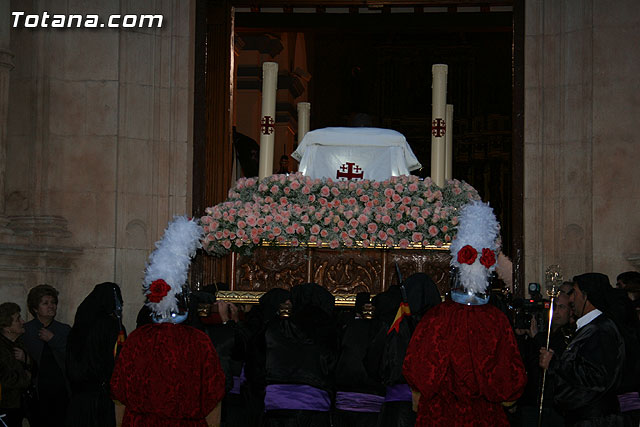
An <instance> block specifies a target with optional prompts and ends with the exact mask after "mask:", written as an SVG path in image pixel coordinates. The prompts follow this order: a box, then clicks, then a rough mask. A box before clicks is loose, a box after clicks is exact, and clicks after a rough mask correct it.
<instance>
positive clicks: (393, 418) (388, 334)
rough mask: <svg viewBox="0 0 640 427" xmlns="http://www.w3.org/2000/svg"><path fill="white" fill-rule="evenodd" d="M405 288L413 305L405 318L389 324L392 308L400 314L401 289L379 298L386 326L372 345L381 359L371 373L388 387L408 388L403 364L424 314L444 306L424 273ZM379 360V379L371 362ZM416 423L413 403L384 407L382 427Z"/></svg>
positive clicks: (386, 403) (369, 366) (404, 285)
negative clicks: (402, 386)
mask: <svg viewBox="0 0 640 427" xmlns="http://www.w3.org/2000/svg"><path fill="white" fill-rule="evenodd" d="M402 285H403V287H404V292H405V294H406V301H405V302H406V303H408V305H409V309H410V315H408V316H404V317H398V316H396V317H395V318H393V320H392V321H391V322H390V323H389V315H388V313H389V311H390V310H389V304H391V305H395V310H396V311H397V310H398V307H399V305H400V302H401V295H402V290H401V289H400V288H399V287H391V288H389V290H388V291H387V292H388V293H389V295H387V296H384V297H383V295H380V298H377V301H376V311H378V307H380V311H381V315H382V316H383V317H382V319H383V323H384V324H383V328H382V329H381V330H380V331H379V332H378V335H377V336H376V338H375V339H374V343H373V344H372V351H371V353H372V354H374V355H375V353H376V352H379V355H378V356H377V357H376V356H374V357H373V359H372V358H369V363H368V369H369V373H370V374H372V375H374V378H379V379H380V381H381V382H382V383H383V384H385V385H386V386H388V387H392V386H394V387H395V386H399V385H405V386H406V384H407V381H406V379H405V378H404V376H403V375H402V364H403V362H404V356H405V353H406V351H407V347H408V346H409V341H411V335H412V334H413V331H414V330H415V328H416V325H417V324H418V322H419V321H420V319H421V318H422V316H423V315H424V313H425V312H426V311H427V310H428V309H430V308H431V307H434V306H436V305H437V304H439V303H440V302H441V298H440V293H439V291H438V288H437V286H436V284H435V283H434V282H433V280H431V278H430V277H429V276H428V275H426V274H424V273H416V274H413V275H411V276H410V277H408V278H407V279H406V280H405V281H404V282H403V284H402ZM387 292H385V294H386V293H387ZM399 294H400V295H399ZM392 312H393V310H392ZM398 314H399V313H398ZM376 358H377V360H378V362H377V370H378V374H377V377H376V374H374V373H373V371H374V370H375V369H376V366H375V365H373V366H372V365H371V363H370V362H371V360H375V359H376ZM415 420H416V413H415V412H414V411H413V409H412V403H411V401H391V402H385V403H384V404H383V405H382V410H381V412H380V417H379V420H378V426H380V427H409V426H413V425H414V424H415Z"/></svg>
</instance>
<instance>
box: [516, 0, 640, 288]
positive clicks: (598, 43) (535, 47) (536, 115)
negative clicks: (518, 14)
mask: <svg viewBox="0 0 640 427" xmlns="http://www.w3.org/2000/svg"><path fill="white" fill-rule="evenodd" d="M525 20H526V29H525V31H526V39H525V209H524V211H525V272H526V273H525V274H526V279H525V280H526V281H527V282H541V281H543V280H544V270H545V268H546V267H547V266H548V265H550V264H559V265H560V266H561V267H562V268H563V270H564V273H565V278H566V279H570V278H571V277H572V276H574V275H576V274H580V273H584V272H588V271H599V272H602V273H605V274H608V275H609V277H610V279H611V280H612V281H613V282H615V276H616V275H617V274H619V273H620V272H622V271H627V270H631V269H638V268H639V266H638V264H637V255H634V254H637V253H638V252H640V247H639V245H638V244H639V242H640V222H639V221H638V220H637V218H636V216H637V215H636V213H637V212H638V207H640V203H639V202H640V192H639V191H638V184H637V183H638V182H640V168H638V167H637V164H638V161H639V160H640V150H638V148H637V142H638V137H637V133H636V132H635V123H634V118H637V117H638V116H639V114H640V91H638V80H637V78H635V76H637V75H638V72H640V55H639V54H638V51H637V49H635V47H634V46H637V45H638V42H640V34H638V32H637V31H634V28H635V27H636V26H637V25H638V24H639V23H640V9H639V8H637V7H636V3H635V2H634V1H633V0H625V1H622V2H613V1H604V0H597V1H593V0H568V1H562V2H558V1H555V0H527V1H526V11H525Z"/></svg>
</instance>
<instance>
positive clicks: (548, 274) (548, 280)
mask: <svg viewBox="0 0 640 427" xmlns="http://www.w3.org/2000/svg"><path fill="white" fill-rule="evenodd" d="M562 280H563V279H562V271H561V270H560V266H558V265H557V264H554V265H550V266H549V267H547V270H546V271H545V273H544V282H545V283H544V285H545V288H546V291H547V296H548V297H549V300H550V302H549V322H548V327H547V345H546V348H547V351H549V338H550V337H551V322H552V321H553V301H554V300H555V299H556V298H557V297H558V295H559V294H560V285H562ZM546 379H547V368H545V369H544V371H542V386H541V387H540V399H539V402H540V406H539V408H538V427H541V426H542V404H543V402H544V386H545V382H546Z"/></svg>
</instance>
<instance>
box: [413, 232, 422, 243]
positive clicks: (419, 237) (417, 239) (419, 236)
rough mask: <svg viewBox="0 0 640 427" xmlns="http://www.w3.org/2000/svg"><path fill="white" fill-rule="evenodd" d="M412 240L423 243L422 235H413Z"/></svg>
mask: <svg viewBox="0 0 640 427" xmlns="http://www.w3.org/2000/svg"><path fill="white" fill-rule="evenodd" d="M411 240H413V241H414V242H421V241H422V233H413V234H412V235H411Z"/></svg>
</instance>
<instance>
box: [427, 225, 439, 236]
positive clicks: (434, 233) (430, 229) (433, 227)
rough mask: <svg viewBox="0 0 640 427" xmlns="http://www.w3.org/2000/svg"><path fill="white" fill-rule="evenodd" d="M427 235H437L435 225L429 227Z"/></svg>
mask: <svg viewBox="0 0 640 427" xmlns="http://www.w3.org/2000/svg"><path fill="white" fill-rule="evenodd" d="M429 235H430V236H434V237H435V236H437V235H438V227H436V226H435V225H432V226H431V227H429Z"/></svg>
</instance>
